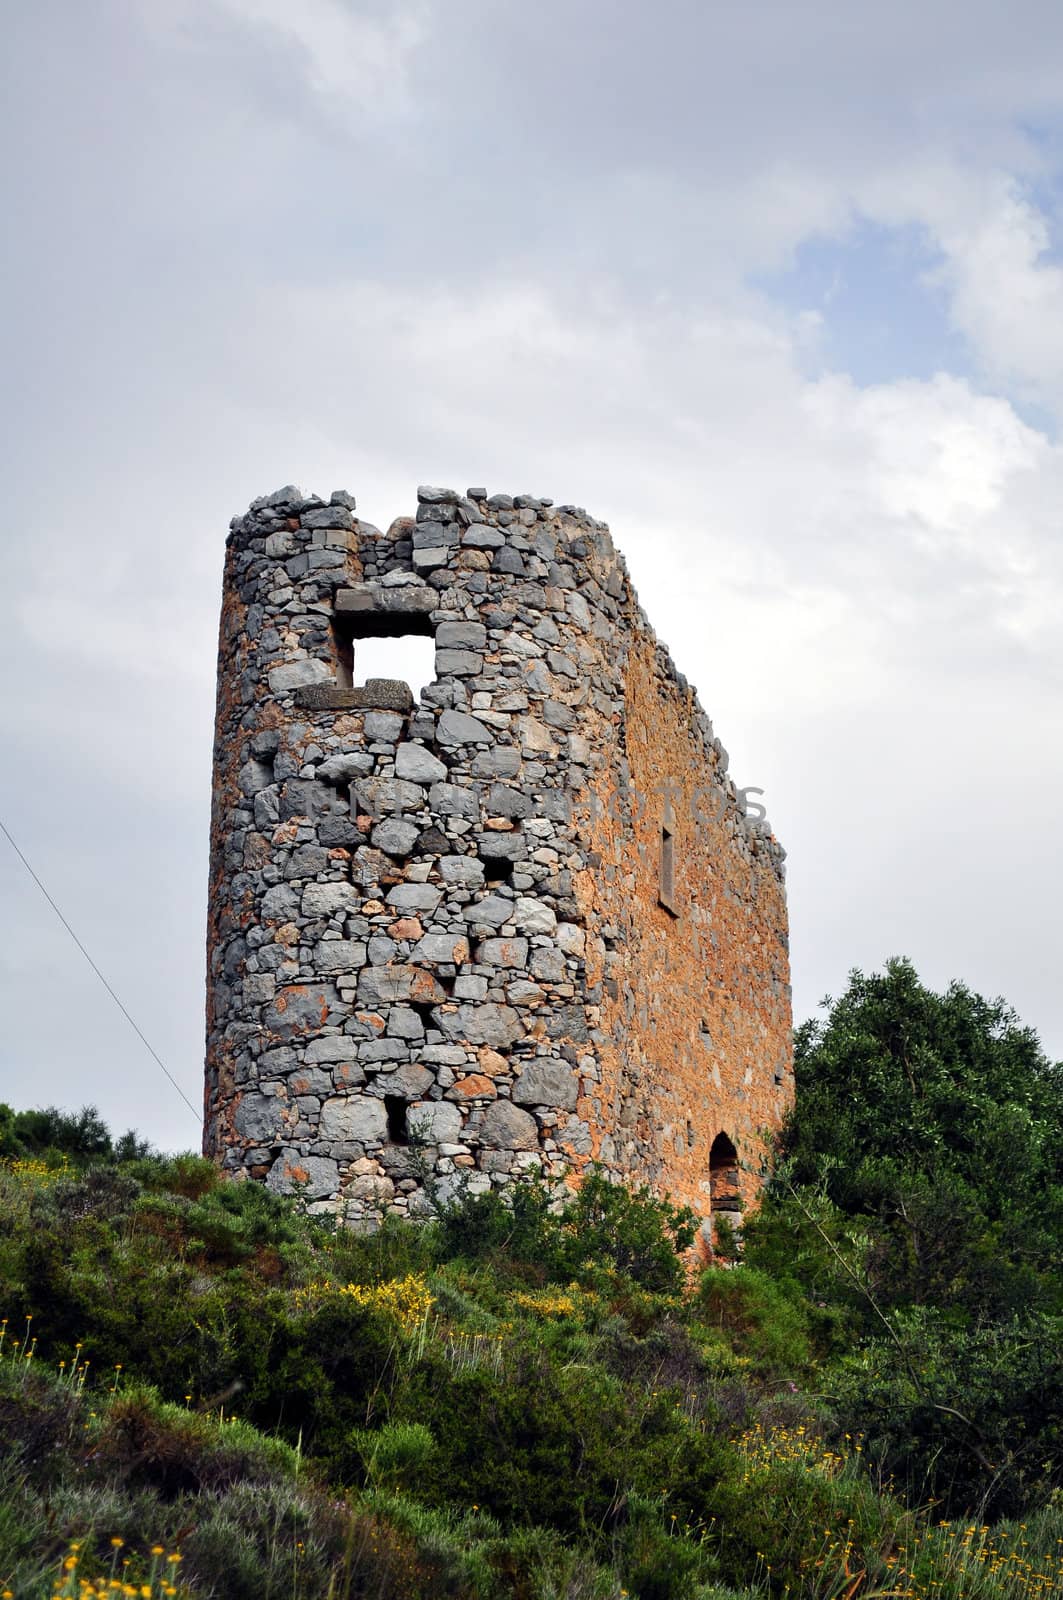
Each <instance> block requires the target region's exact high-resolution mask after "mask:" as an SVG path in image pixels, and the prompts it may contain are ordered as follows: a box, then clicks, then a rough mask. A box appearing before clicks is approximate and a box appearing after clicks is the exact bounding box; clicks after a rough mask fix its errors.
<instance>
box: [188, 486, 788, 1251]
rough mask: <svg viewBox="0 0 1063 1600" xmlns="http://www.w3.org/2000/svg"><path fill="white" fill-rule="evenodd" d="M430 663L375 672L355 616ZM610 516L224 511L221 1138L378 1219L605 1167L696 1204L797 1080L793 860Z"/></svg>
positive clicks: (217, 1049)
mask: <svg viewBox="0 0 1063 1600" xmlns="http://www.w3.org/2000/svg"><path fill="white" fill-rule="evenodd" d="M404 635H418V636H427V637H430V638H433V639H434V641H435V671H436V677H435V681H434V682H433V683H432V684H431V685H430V686H429V687H428V688H427V689H426V690H425V691H424V692H423V694H422V695H421V697H420V699H419V701H417V702H416V703H415V702H414V700H413V698H412V696H411V693H410V690H409V688H408V687H407V685H406V684H405V683H400V682H396V681H391V680H381V679H377V680H370V681H369V682H366V683H359V681H358V676H359V645H360V641H362V640H364V639H367V638H379V637H400V636H404ZM753 809H754V808H752V807H750V808H749V809H748V810H747V808H746V807H745V806H744V804H743V800H742V796H741V795H740V793H739V791H737V790H736V788H735V786H734V784H733V783H732V781H731V779H730V778H729V777H728V776H727V755H726V751H725V750H724V749H723V747H722V746H721V744H720V741H719V739H718V738H717V737H716V736H715V734H714V732H713V727H712V724H711V722H710V721H709V718H708V717H707V716H706V714H705V713H704V711H703V710H702V709H701V707H700V706H699V704H698V701H697V699H696V697H695V693H694V691H693V689H692V688H691V687H690V686H689V685H688V684H687V682H686V680H685V679H684V678H683V677H682V676H681V675H680V674H679V673H678V672H677V671H676V670H675V667H674V666H673V664H672V661H671V658H670V657H669V655H668V653H667V651H666V649H665V648H664V646H663V645H661V644H659V643H658V641H657V640H656V638H655V636H654V633H653V631H652V629H651V628H650V626H649V623H648V622H647V620H646V617H645V616H644V614H643V612H642V611H641V609H640V608H639V605H638V601H637V599H636V596H635V594H634V591H633V589H632V586H631V583H630V581H629V578H628V576H627V571H626V568H625V565H624V562H623V559H622V557H620V556H619V555H618V554H617V552H616V551H615V550H614V548H613V545H612V541H611V539H610V536H609V532H608V529H607V528H606V527H605V525H604V524H603V523H600V522H596V521H595V520H594V519H593V518H591V517H588V516H587V514H586V513H585V512H584V511H582V510H581V509H578V508H576V507H573V506H559V507H555V506H554V505H553V503H552V502H551V501H550V500H544V499H535V498H533V497H531V496H529V495H518V496H516V497H512V496H509V495H505V494H492V495H490V496H489V495H488V494H487V492H486V490H485V489H482V488H473V489H470V490H469V491H468V492H467V493H466V494H464V495H462V494H459V493H456V492H455V491H453V490H450V489H438V488H430V487H424V488H421V489H420V490H419V491H418V506H417V515H416V518H408V517H400V518H399V519H397V520H396V521H395V522H394V523H393V524H392V525H391V527H390V528H389V529H388V531H387V532H386V533H382V532H381V531H380V530H379V529H377V528H375V527H373V526H372V525H371V524H369V523H367V522H364V521H362V520H360V519H359V518H358V516H357V514H356V506H355V500H354V497H353V496H352V495H350V494H347V493H346V492H344V491H337V492H336V493H335V494H333V495H332V497H331V499H330V500H329V501H328V502H325V501H324V500H321V499H319V498H318V497H317V496H314V495H309V496H307V495H304V494H303V493H302V491H300V490H299V489H296V488H294V487H291V486H289V487H287V488H284V489H280V490H278V491H277V492H276V493H274V494H270V495H266V496H264V497H263V498H261V499H259V500H256V501H254V502H253V503H252V505H251V507H250V510H249V511H248V512H247V514H246V515H245V516H242V517H237V518H235V519H234V520H233V522H232V525H231V531H230V534H229V539H228V548H227V556H226V564H225V582H224V599H223V606H222V619H221V640H220V651H219V673H218V708H217V725H216V742H215V773H214V805H213V815H212V824H211V881H210V910H209V932H208V963H209V972H208V1023H207V1081H206V1125H205V1148H206V1150H207V1152H208V1153H209V1154H211V1155H213V1156H214V1157H215V1158H216V1159H218V1160H219V1161H220V1162H221V1163H222V1164H223V1165H224V1166H225V1167H226V1168H228V1169H229V1170H231V1171H234V1172H236V1173H242V1174H244V1175H246V1176H250V1177H253V1178H258V1179H262V1180H264V1181H265V1182H266V1183H267V1184H268V1185H269V1186H270V1187H271V1188H273V1189H275V1190H277V1191H279V1192H281V1193H285V1194H290V1193H298V1194H300V1195H302V1197H303V1199H304V1201H305V1203H306V1204H307V1206H308V1208H309V1209H310V1210H311V1211H315V1212H334V1213H337V1214H339V1215H341V1216H342V1217H344V1218H345V1219H346V1220H348V1221H351V1222H361V1223H363V1224H365V1225H372V1223H373V1221H374V1220H375V1219H377V1218H379V1217H380V1216H382V1215H384V1214H385V1213H388V1212H393V1213H399V1214H402V1215H409V1216H419V1215H423V1214H425V1212H426V1210H427V1209H428V1208H429V1203H430V1196H429V1195H428V1194H427V1193H426V1183H428V1184H430V1186H431V1188H432V1190H433V1192H434V1193H435V1194H436V1195H442V1196H444V1197H445V1196H446V1195H447V1194H449V1193H453V1192H455V1191H456V1190H457V1189H458V1188H459V1186H464V1187H467V1188H468V1189H470V1190H472V1191H473V1192H476V1191H478V1190H485V1189H487V1188H489V1187H491V1186H492V1185H503V1184H506V1183H507V1182H509V1181H510V1180H511V1179H512V1178H513V1177H514V1176H515V1175H518V1174H520V1173H522V1172H525V1171H527V1170H528V1169H529V1168H532V1167H538V1168H541V1169H543V1170H544V1171H546V1172H547V1173H566V1174H578V1172H579V1171H580V1169H581V1168H583V1167H584V1166H585V1165H586V1164H587V1163H589V1162H591V1161H597V1162H600V1163H601V1164H602V1165H603V1166H604V1167H605V1169H606V1170H607V1171H608V1172H609V1173H610V1174H611V1175H613V1176H615V1177H616V1178H617V1179H620V1180H628V1181H631V1180H635V1181H641V1182H646V1183H649V1184H650V1185H652V1186H653V1187H654V1188H655V1189H656V1190H657V1191H659V1192H666V1193H669V1194H671V1195H672V1196H674V1197H676V1198H677V1199H679V1200H681V1201H684V1202H687V1203H689V1204H690V1205H692V1206H693V1207H694V1208H695V1209H696V1210H697V1211H698V1212H699V1213H700V1214H701V1215H703V1216H705V1217H706V1218H707V1217H709V1216H710V1214H711V1212H713V1211H724V1212H727V1211H731V1212H735V1211H737V1210H738V1209H740V1207H741V1205H742V1203H743V1200H748V1199H749V1198H750V1197H751V1195H752V1193H753V1192H754V1191H755V1188H756V1182H757V1179H756V1172H757V1170H758V1169H759V1164H760V1151H761V1144H760V1135H761V1133H762V1131H763V1130H764V1129H768V1128H774V1127H777V1126H778V1125H779V1123H780V1121H781V1119H782V1117H783V1115H784V1113H785V1110H786V1108H787V1106H788V1104H789V1103H790V1100H791V1098H792V1093H793V1080H792V1073H791V1058H790V998H789V996H790V991H789V971H788V957H787V931H786V904H785V894H784V888H783V876H784V869H783V858H784V852H783V850H782V848H781V846H780V845H779V844H778V843H777V842H776V841H775V839H774V837H773V836H772V834H771V832H770V829H769V827H768V825H767V823H766V822H765V821H763V820H762V819H760V818H758V817H757V816H754V815H752V814H750V812H751V811H752V810H753Z"/></svg>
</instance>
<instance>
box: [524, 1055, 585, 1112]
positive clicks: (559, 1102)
mask: <svg viewBox="0 0 1063 1600" xmlns="http://www.w3.org/2000/svg"><path fill="white" fill-rule="evenodd" d="M577 1090H578V1085H577V1083H576V1074H575V1073H574V1072H573V1071H572V1068H571V1067H568V1066H566V1065H565V1063H564V1062H563V1061H529V1062H528V1064H527V1066H526V1067H525V1068H524V1070H523V1071H522V1072H521V1075H520V1077H519V1078H518V1079H517V1081H516V1083H515V1084H514V1085H513V1099H514V1101H515V1102H516V1103H517V1104H518V1105H522V1106H557V1107H559V1108H560V1109H561V1110H563V1111H572V1110H574V1109H575V1105H576V1095H577Z"/></svg>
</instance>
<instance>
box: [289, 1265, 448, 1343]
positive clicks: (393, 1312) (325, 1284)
mask: <svg viewBox="0 0 1063 1600" xmlns="http://www.w3.org/2000/svg"><path fill="white" fill-rule="evenodd" d="M333 1295H342V1296H344V1297H346V1298H347V1299H349V1300H353V1301H354V1303H355V1305H356V1306H360V1307H361V1308H362V1309H363V1310H365V1311H373V1312H376V1313H377V1314H378V1315H380V1316H384V1317H387V1318H388V1319H389V1320H390V1321H391V1322H393V1323H395V1325H396V1327H397V1328H398V1329H399V1331H400V1332H401V1333H415V1332H416V1331H417V1329H418V1328H421V1327H423V1325H424V1323H425V1321H426V1320H427V1317H428V1313H429V1312H430V1311H431V1309H432V1307H433V1305H434V1304H435V1299H434V1297H433V1295H432V1291H431V1290H430V1289H429V1287H428V1283H427V1280H426V1278H425V1276H424V1273H422V1272H408V1273H407V1274H406V1276H405V1277H404V1278H391V1279H389V1280H388V1282H386V1283H373V1284H361V1283H342V1284H336V1283H333V1282H332V1281H331V1279H329V1278H323V1279H319V1280H317V1281H316V1282H314V1283H308V1284H306V1285H304V1287H303V1288H301V1289H297V1290H296V1291H295V1299H296V1303H297V1304H298V1305H299V1306H301V1307H303V1308H304V1309H313V1308H314V1307H315V1306H318V1305H320V1304H321V1302H322V1301H323V1300H327V1299H328V1298H329V1297H330V1296H333Z"/></svg>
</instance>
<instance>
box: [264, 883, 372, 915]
mask: <svg viewBox="0 0 1063 1600" xmlns="http://www.w3.org/2000/svg"><path fill="white" fill-rule="evenodd" d="M270 893H276V891H275V890H271V891H270ZM288 893H289V894H290V895H292V898H293V899H294V893H293V891H292V890H288ZM360 904H361V896H360V895H359V894H358V893H357V891H356V890H355V888H354V886H353V884H350V883H308V884H307V886H306V888H305V889H304V890H303V898H302V904H301V905H300V907H299V909H300V911H301V912H302V915H303V916H304V917H306V918H308V919H309V920H313V919H315V918H317V917H335V916H346V915H347V913H348V912H353V911H357V909H358V907H359V905H360Z"/></svg>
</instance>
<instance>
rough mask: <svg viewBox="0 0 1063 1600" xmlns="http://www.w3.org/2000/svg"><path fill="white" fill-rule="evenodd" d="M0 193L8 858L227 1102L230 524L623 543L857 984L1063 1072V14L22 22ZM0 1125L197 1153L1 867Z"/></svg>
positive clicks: (138, 1056)
mask: <svg viewBox="0 0 1063 1600" xmlns="http://www.w3.org/2000/svg"><path fill="white" fill-rule="evenodd" d="M4 35H5V37H4V44H5V49H4V57H3V62H2V65H0V76H2V77H3V79H4V82H3V86H2V93H0V124H2V138H0V150H2V156H0V159H2V162H3V187H4V193H3V211H2V217H3V228H2V235H0V262H2V272H3V278H4V291H3V308H4V318H3V323H4V329H3V347H2V357H3V368H2V370H3V384H2V391H0V406H2V409H3V420H2V427H0V440H2V445H0V448H2V450H3V454H4V457H5V460H4V469H3V484H4V530H5V531H4V542H5V553H6V564H5V578H6V592H7V603H6V607H5V619H4V622H5V625H4V627H3V629H2V631H0V656H2V663H0V665H2V671H3V683H4V685H5V693H4V695H3V702H2V707H0V718H2V741H3V742H2V750H3V773H2V779H0V801H2V806H0V816H2V818H3V820H4V822H5V823H6V824H7V826H8V827H9V828H10V830H11V832H12V833H13V834H14V836H15V838H16V839H17V841H18V842H19V844H20V845H21V847H22V848H23V850H24V851H25V852H26V854H27V855H28V857H29V858H30V860H31V861H32V863H33V865H34V867H35V868H36V870H37V872H38V873H39V874H40V875H41V877H42V879H43V880H44V882H45V884H46V885H47V886H48V888H49V889H50V891H51V892H52V894H53V895H54V896H55V898H56V899H57V900H58V902H59V904H60V905H61V907H62V909H63V911H64V913H65V914H66V916H67V917H68V918H69V920H70V922H71V923H72V925H73V926H74V928H75V929H76V930H77V932H78V933H79V935H80V937H81V938H82V939H83V940H84V941H85V943H86V945H87V946H88V948H89V949H90V951H91V952H92V954H93V956H94V957H95V959H96V961H97V962H98V963H99V965H100V966H101V968H102V969H103V971H104V972H105V973H106V974H107V976H108V978H109V979H110V981H111V983H112V984H113V985H114V986H115V988H116V990H117V991H118V993H119V994H120V995H121V997H122V999H123V1001H124V1002H125V1004H126V1005H127V1006H128V1008H129V1010H130V1011H131V1012H132V1014H133V1015H134V1016H135V1018H136V1019H137V1021H138V1022H139V1024H140V1025H141V1027H142V1028H143V1029H144V1031H145V1033H146V1034H147V1036H148V1037H149V1039H150V1040H151V1042H152V1044H153V1045H154V1047H155V1049H156V1050H157V1051H158V1052H159V1054H160V1055H161V1056H162V1058H163V1059H164V1061H165V1062H166V1063H167V1065H168V1066H169V1068H170V1070H171V1071H172V1072H173V1074H174V1076H175V1077H176V1078H177V1080H178V1081H179V1083H180V1084H181V1086H182V1088H183V1089H184V1091H185V1093H186V1094H187V1096H188V1098H189V1100H191V1101H192V1103H193V1105H195V1106H198V1105H199V1103H200V1099H201V1074H202V1034H203V984H204V978H203V969H204V956H203V944H204V921H205V891H206V862H207V827H208V815H209V800H210V758H211V739H212V723H213V710H214V668H215V649H216V630H217V614H218V605H219V595H220V583H221V566H222V555H223V546H224V539H225V533H226V529H227V525H228V520H229V518H230V516H231V515H233V514H234V513H235V512H238V511H241V510H242V509H244V508H245V507H246V505H247V502H248V501H249V500H250V499H252V498H253V497H254V496H256V495H258V494H260V493H263V492H266V491H269V490H271V489H273V488H275V487H278V486H279V485H281V484H283V483H288V482H293V481H294V482H296V483H300V484H302V485H304V486H305V487H306V488H307V489H308V490H313V491H316V492H318V493H321V494H324V495H326V496H327V495H328V494H329V492H330V491H331V490H333V489H335V488H340V487H342V488H347V489H350V490H352V491H353V492H354V493H355V494H356V495H357V497H358V504H359V510H360V512H361V514H362V515H364V516H366V517H368V518H369V519H370V520H371V521H373V522H376V523H378V524H382V525H385V526H386V524H387V523H388V522H389V521H390V520H391V519H392V518H393V517H394V516H396V515H399V514H401V513H409V512H411V511H412V510H413V508H414V496H415V489H416V485H417V484H418V483H419V482H430V483H442V484H447V485H450V486H456V487H458V488H462V489H464V488H465V487H466V486H467V485H469V484H476V483H484V484H487V485H488V486H489V487H490V489H491V490H500V489H504V490H507V491H509V492H511V493H513V492H521V491H524V492H528V493H533V494H536V493H537V494H543V495H551V496H553V497H554V499H556V500H558V501H575V502H577V503H578V504H580V505H585V506H587V507H588V509H589V510H591V511H592V512H593V513H594V514H595V515H597V516H600V517H603V518H605V519H606V520H607V521H608V522H609V523H610V525H611V527H612V530H613V534H614V538H615V539H616V541H617V543H618V544H619V546H620V547H621V548H622V549H623V550H624V552H625V554H626V555H627V557H628V561H629V564H630V566H631V569H632V573H633V576H634V579H635V582H636V585H637V587H638V589H639V594H640V598H641V600H642V602H643V604H644V605H645V607H646V609H647V611H648V612H649V615H650V617H651V619H652V621H653V622H654V624H655V626H656V627H657V630H658V633H659V634H660V636H661V638H662V639H664V640H665V641H666V642H667V644H668V645H669V647H670V648H671V650H672V653H673V655H674V657H675V659H676V662H677V664H678V666H679V668H680V670H681V671H683V672H685V673H686V675H687V676H688V677H689V678H690V680H691V681H692V682H693V683H695V684H696V685H697V686H698V690H699V692H700V695H701V698H702V701H703V703H704V705H705V707H706V709H707V710H708V711H709V713H710V715H711V716H712V717H713V720H714V722H715V725H716V728H717V731H718V732H719V734H720V735H721V737H722V738H723V740H724V742H725V744H726V745H727V747H728V749H729V750H730V752H731V759H732V771H733V773H734V776H735V778H736V781H737V782H738V783H739V784H741V785H753V784H755V785H759V786H761V787H762V788H763V789H764V790H765V801H766V804H767V807H768V813H769V816H770V818H771V821H772V823H773V826H774V828H775V830H776V832H777V834H778V835H779V837H780V838H781V839H782V840H783V842H784V844H785V845H786V846H787V849H788V850H789V896H790V917H791V935H792V939H791V943H792V957H793V970H794V1009H795V1017H796V1018H797V1019H798V1020H799V1019H801V1018H803V1017H805V1016H808V1015H809V1014H811V1013H812V1012H813V1011H814V1010H815V1007H816V1005H817V1004H818V1002H819V1001H820V999H821V997H822V996H823V995H824V994H825V993H828V992H829V993H832V994H835V995H836V994H838V993H839V992H840V991H841V990H842V988H843V987H844V984H845V979H846V973H847V971H848V970H849V969H850V968H851V967H852V966H863V967H865V968H873V967H876V966H879V965H881V963H882V962H883V961H884V960H885V959H886V958H888V957H889V956H891V955H895V954H902V953H903V954H907V955H910V956H911V957H912V958H913V959H914V961H915V962H916V965H917V967H918V968H919V971H920V973H921V974H922V975H923V977H924V978H925V980H927V981H928V982H930V983H932V984H934V985H943V984H944V983H946V982H947V981H948V980H949V979H950V978H953V977H956V978H962V979H964V980H965V981H966V982H968V983H969V984H970V985H972V986H973V987H975V988H977V989H979V990H981V991H982V992H984V993H987V994H989V995H996V994H1003V995H1004V996H1006V997H1007V999H1009V1000H1010V1001H1011V1002H1012V1003H1013V1004H1014V1005H1015V1006H1016V1007H1017V1009H1018V1010H1019V1012H1020V1014H1021V1015H1022V1017H1023V1019H1024V1020H1025V1021H1027V1022H1028V1023H1030V1024H1032V1025H1033V1026H1035V1027H1036V1028H1037V1029H1038V1030H1039V1032H1040V1033H1041V1036H1042V1038H1043V1040H1044V1043H1045V1046H1046V1048H1047V1049H1048V1051H1049V1052H1050V1053H1051V1054H1052V1055H1053V1056H1060V1055H1063V994H1061V986H1060V981H1059V954H1060V936H1059V918H1060V907H1061V905H1063V866H1061V853H1060V848H1059V796H1060V793H1061V779H1063V694H1061V690H1063V630H1061V627H1060V611H1061V604H1063V539H1061V524H1063V445H1061V443H1060V431H1059V430H1060V414H1061V411H1063V262H1061V256H1060V248H1059V247H1060V222H1061V218H1063V187H1061V182H1063V6H1060V5H1059V3H1058V0H1010V3H1009V4H1008V5H1007V6H1005V5H1003V4H1001V3H1000V0H893V3H892V4H890V5H888V6H887V5H882V4H875V5H872V4H861V3H860V0H742V3H738V0H727V3H721V0H656V3H654V4H652V5H650V4H646V3H642V4H632V3H629V0H536V3H535V4H534V5H530V4H528V3H527V0H520V3H516V0H411V3H388V0H379V3H375V4H373V3H362V0H298V3H293V0H33V4H32V5H19V6H15V7H11V8H10V9H9V11H8V14H7V17H6V22H5V30H4ZM0 895H2V900H3V909H4V937H3V939H2V941H0V989H2V996H0V1002H2V1013H0V1014H2V1017H3V1027H2V1030H0V1099H6V1100H8V1101H10V1102H12V1103H13V1104H15V1105H16V1106H28V1105H35V1104H42V1103H48V1102H58V1103H60V1104H62V1105H65V1106H69V1107H74V1106H78V1105H81V1104H83V1103H85V1102H93V1103H95V1104H96V1105H97V1106H98V1107H99V1108H100V1110H101V1111H102V1112H103V1113H104V1115H105V1116H106V1117H107V1118H108V1120H109V1121H110V1122H111V1123H112V1124H114V1125H116V1126H118V1127H126V1126H128V1125H130V1124H135V1125H136V1126H137V1127H138V1128H140V1129H141V1130H142V1131H143V1132H144V1133H146V1134H147V1135H149V1136H150V1137H151V1138H153V1139H154V1140H155V1141H156V1142H158V1143H159V1144H161V1145H163V1146H165V1147H187V1146H190V1145H195V1144H197V1143H198V1127H197V1122H196V1119H195V1118H194V1117H193V1116H192V1114H191V1112H190V1111H189V1110H188V1108H187V1107H186V1106H185V1105H184V1104H183V1103H182V1101H181V1099H180V1098H179V1097H178V1095H177V1094H176V1092H175V1091H174V1090H173V1089H172V1088H171V1087H170V1085H169V1084H168V1083H167V1082H166V1080H165V1078H164V1077H163V1076H162V1074H161V1073H160V1071H159V1069H158V1067H157V1066H156V1065H155V1064H154V1062H153V1061H152V1060H151V1058H150V1056H149V1055H148V1054H147V1052H146V1051H145V1049H144V1047H143V1045H142V1044H140V1042H139V1041H138V1040H137V1038H136V1037H135V1036H134V1035H133V1033H132V1032H131V1031H130V1029H129V1027H128V1025H127V1024H126V1022H125V1021H124V1020H123V1019H122V1017H121V1015H120V1014H119V1013H118V1011H117V1010H116V1009H115V1007H114V1005H113V1003H112V1002H111V1000H110V999H108V997H107V995H106V994H105V993H104V991H103V990H102V989H101V988H100V986H99V984H98V983H97V981H96V979H95V978H94V977H93V976H92V974H91V972H89V971H88V969H87V968H86V967H85V965H84V962H83V961H82V958H81V957H80V956H79V955H78V953H77V951H76V949H75V948H74V947H73V945H72V944H71V943H70V941H69V939H68V937H67V935H66V934H65V933H64V932H63V930H62V928H61V927H60V926H59V924H58V923H57V922H56V921H55V918H54V916H53V914H52V913H51V912H50V911H49V909H48V907H47V905H46V904H45V903H44V901H43V900H42V899H41V897H40V894H39V892H38V891H37V889H36V888H35V887H34V886H33V884H32V882H31V881H30V880H29V878H28V877H27V876H26V874H25V871H24V869H23V868H22V866H21V865H20V864H19V862H18V860H17V859H16V858H15V857H14V855H13V854H12V852H11V850H10V848H9V847H8V846H7V844H6V841H4V840H3V839H2V838H0Z"/></svg>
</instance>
